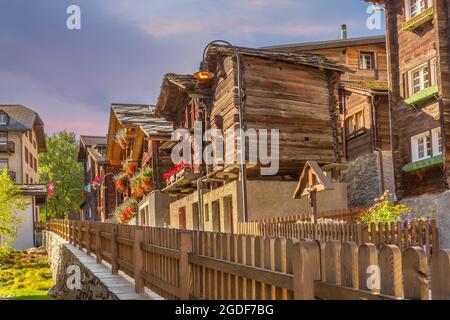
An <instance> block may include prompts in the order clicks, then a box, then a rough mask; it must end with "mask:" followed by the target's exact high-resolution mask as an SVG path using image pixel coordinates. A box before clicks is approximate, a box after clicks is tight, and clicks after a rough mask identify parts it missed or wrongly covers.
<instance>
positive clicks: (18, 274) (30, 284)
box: [0, 251, 54, 300]
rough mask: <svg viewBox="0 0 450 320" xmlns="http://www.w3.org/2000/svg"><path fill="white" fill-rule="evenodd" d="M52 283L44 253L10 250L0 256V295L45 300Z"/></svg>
mask: <svg viewBox="0 0 450 320" xmlns="http://www.w3.org/2000/svg"><path fill="white" fill-rule="evenodd" d="M53 285H54V281H53V279H52V272H51V270H50V266H49V263H48V258H47V256H46V255H43V254H39V253H35V254H33V253H27V252H26V251H10V252H9V253H8V254H6V255H4V256H3V257H2V258H0V296H2V297H9V298H13V299H18V300H46V299H47V297H46V296H47V292H48V290H49V289H50V288H51V287H52V286H53Z"/></svg>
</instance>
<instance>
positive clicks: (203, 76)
mask: <svg viewBox="0 0 450 320" xmlns="http://www.w3.org/2000/svg"><path fill="white" fill-rule="evenodd" d="M217 43H223V44H225V45H227V46H229V47H230V48H232V49H234V54H235V56H236V63H237V86H238V110H239V129H240V133H239V138H240V142H241V143H240V149H241V150H240V162H241V163H240V168H241V182H242V209H243V218H244V219H243V220H244V222H247V221H248V207H247V166H246V161H245V135H244V112H243V111H244V110H243V105H242V79H241V58H240V54H239V50H238V48H236V47H235V46H233V45H232V44H231V43H229V42H228V41H224V40H214V41H211V42H210V43H208V45H207V46H206V47H205V50H203V60H202V62H201V64H200V70H199V71H198V72H196V73H195V74H194V77H195V78H196V79H198V80H200V81H209V80H211V79H212V78H214V77H215V75H214V73H212V72H211V71H209V68H208V63H207V61H206V54H207V52H208V49H209V47H211V46H212V45H213V44H217Z"/></svg>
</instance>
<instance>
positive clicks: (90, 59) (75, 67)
mask: <svg viewBox="0 0 450 320" xmlns="http://www.w3.org/2000/svg"><path fill="white" fill-rule="evenodd" d="M341 2H342V3H341ZM74 3H75V4H78V5H79V6H80V7H81V12H82V30H80V31H69V30H67V28H66V27H65V26H66V18H67V14H66V8H67V7H68V6H69V5H71V4H74ZM366 8H367V4H362V3H361V2H359V1H357V0H347V1H340V2H339V3H338V4H336V1H333V0H315V1H309V0H246V1H243V0H241V1H238V0H152V1H148V0H115V1H111V0H77V1H73V0H71V1H69V0H58V1H54V0H40V1H33V2H30V1H28V0H1V1H0V48H1V50H0V103H21V104H25V105H27V106H29V107H31V108H33V109H35V110H36V111H38V112H39V113H40V114H41V116H42V118H43V120H44V122H45V123H46V130H47V131H48V132H49V133H52V132H57V131H59V130H62V129H68V130H71V131H75V132H77V133H78V134H100V135H102V134H105V133H106V128H107V125H108V119H109V117H108V113H109V107H110V104H111V103H113V102H124V103H148V104H152V103H154V102H155V101H156V99H157V97H158V94H159V88H160V85H161V81H162V77H163V75H164V74H165V73H168V72H177V73H192V72H194V71H195V69H196V68H197V67H198V63H199V62H200V61H199V60H200V59H201V53H202V51H203V48H204V46H205V44H206V43H208V42H209V41H211V40H213V39H218V38H221V39H225V40H229V41H230V42H232V43H235V44H236V45H240V46H250V47H251V46H255V47H258V46H266V45H273V44H284V43H297V42H304V41H314V40H324V39H334V38H337V37H339V26H340V24H342V23H347V24H348V25H349V30H350V35H351V36H363V35H373V34H381V33H383V31H382V30H377V31H369V30H367V28H366V27H365V21H366V18H367V16H366V13H365V11H366Z"/></svg>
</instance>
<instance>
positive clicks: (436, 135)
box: [431, 127, 444, 157]
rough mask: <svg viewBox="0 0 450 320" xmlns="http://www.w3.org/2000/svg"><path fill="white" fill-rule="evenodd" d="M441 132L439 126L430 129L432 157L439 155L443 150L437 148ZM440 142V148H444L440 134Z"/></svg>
mask: <svg viewBox="0 0 450 320" xmlns="http://www.w3.org/2000/svg"><path fill="white" fill-rule="evenodd" d="M440 134H441V128H440V127H437V128H434V129H432V130H431V140H432V150H433V157H436V156H440V155H441V154H442V152H443V150H439V136H440ZM440 138H441V143H442V148H444V145H443V140H442V136H441V137H440Z"/></svg>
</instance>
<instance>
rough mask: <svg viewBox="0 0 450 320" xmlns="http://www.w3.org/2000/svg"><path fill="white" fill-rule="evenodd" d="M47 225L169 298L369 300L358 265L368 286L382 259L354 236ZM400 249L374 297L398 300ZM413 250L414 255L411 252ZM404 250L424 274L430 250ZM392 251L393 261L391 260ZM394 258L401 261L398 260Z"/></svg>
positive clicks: (415, 271)
mask: <svg viewBox="0 0 450 320" xmlns="http://www.w3.org/2000/svg"><path fill="white" fill-rule="evenodd" d="M46 229H47V230H48V231H50V232H53V233H55V234H57V235H59V236H61V237H63V238H64V239H66V240H68V241H69V242H70V243H72V244H73V245H75V246H77V247H78V248H79V249H80V250H84V251H86V253H87V254H89V255H95V256H96V259H97V262H98V263H101V262H102V260H105V261H107V262H108V263H109V264H110V265H111V272H112V273H113V274H117V273H118V272H119V271H123V272H125V273H126V274H128V275H130V276H131V277H133V278H134V279H135V287H136V292H143V291H144V288H145V287H147V288H149V289H151V290H153V291H154V292H156V293H158V294H159V295H161V296H162V297H165V298H167V299H208V300H229V299H233V300H259V299H265V300H275V299H278V300H291V299H314V298H321V299H327V298H336V297H338V298H358V299H359V298H367V297H368V296H370V297H372V295H373V292H371V291H370V290H369V291H367V290H366V291H364V290H365V288H364V287H361V288H360V287H358V288H359V289H361V291H357V292H356V293H355V292H354V290H355V289H352V288H354V286H356V282H355V281H356V280H355V279H356V271H355V270H361V271H359V273H358V281H359V282H358V284H361V286H363V285H364V283H367V279H368V278H369V277H370V276H371V274H370V273H364V270H365V269H364V268H365V266H366V265H367V264H368V263H369V262H370V263H371V264H373V265H377V264H378V262H377V260H376V259H375V256H376V257H378V256H377V254H376V252H377V248H376V246H375V245H373V244H364V245H363V246H362V248H363V249H359V251H358V249H357V245H356V243H353V242H344V243H343V244H341V242H340V241H334V242H329V243H326V242H324V241H298V240H296V239H286V238H272V237H260V236H252V235H234V234H223V233H212V232H203V231H183V230H178V229H163V228H152V227H139V226H122V225H116V224H108V223H101V222H87V221H50V222H47V223H46ZM355 248H356V249H355ZM385 248H388V249H385ZM393 248H397V247H395V246H382V247H381V249H380V258H379V261H380V269H381V277H382V278H381V286H382V289H381V290H382V291H381V293H383V294H384V295H373V296H374V297H375V298H385V296H386V298H392V297H391V296H388V293H389V291H386V290H387V289H383V288H385V286H384V283H385V282H386V281H390V280H389V279H390V278H389V277H387V276H386V274H390V273H386V272H387V271H386V270H391V269H392V268H394V269H393V270H394V271H392V272H394V275H395V279H397V280H396V281H395V284H396V285H398V279H399V276H398V269H399V265H400V266H401V265H402V264H401V263H400V264H399V262H398V259H397V258H396V257H398V253H399V252H400V249H398V248H397V249H396V250H395V249H393ZM386 250H387V251H386ZM411 250H413V251H414V253H409V252H410V251H411ZM384 252H387V253H384ZM391 252H393V253H391ZM441 253H442V254H441ZM441 253H439V255H437V254H436V255H433V259H434V260H433V272H434V274H433V280H434V285H435V289H433V290H435V291H433V294H434V295H435V296H436V297H439V298H443V297H450V290H448V289H447V288H446V287H445V288H443V287H442V286H443V285H446V283H447V282H445V281H447V280H445V281H444V280H442V279H447V278H450V270H449V269H448V268H446V269H445V268H444V265H445V263H449V262H450V260H449V259H450V258H449V257H450V254H447V251H441ZM404 255H405V256H406V257H407V258H406V260H404V262H405V261H406V262H407V263H408V266H406V269H405V270H404V274H405V275H404V277H406V278H405V280H408V281H409V280H411V279H416V278H418V279H421V281H422V280H424V279H425V276H424V275H425V274H426V273H427V266H426V263H427V261H426V255H425V252H424V251H423V249H422V248H418V247H414V248H413V249H409V248H408V249H407V250H406V251H405V253H404ZM349 256H350V257H349ZM341 257H342V258H341ZM356 257H357V258H356ZM391 257H394V258H392V259H393V260H389V259H391ZM348 259H350V260H348ZM396 259H397V260H396ZM417 259H418V260H417ZM445 259H447V260H445ZM386 261H393V265H390V264H389V263H385V262H386ZM436 261H437V262H436ZM357 262H358V263H359V265H358V268H359V269H358V268H357V267H356V263H357ZM447 266H448V264H447ZM333 268H334V269H333ZM311 274H312V275H313V276H311ZM385 278H386V279H387V280H386V279H385ZM349 279H351V281H352V282H350V280H349ZM314 280H317V281H316V282H314ZM411 281H412V280H411ZM424 281H425V280H424ZM438 281H441V282H442V281H444V282H445V283H444V284H439V283H438ZM349 283H350V285H349ZM389 283H390V282H389ZM343 285H345V286H349V287H345V286H343ZM311 290H312V291H311ZM352 290H353V291H352ZM371 290H372V289H371ZM412 290H413V288H412V285H411V284H410V283H408V284H405V290H404V292H405V294H404V296H405V297H406V298H414V299H416V298H417V299H426V298H427V297H426V296H425V294H424V293H422V291H420V292H421V293H420V294H414V295H413V294H411V293H410V292H411V291H412ZM417 290H418V289H417ZM420 290H424V289H423V288H422V289H420ZM342 292H344V294H343V293H342ZM414 292H415V291H414Z"/></svg>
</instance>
